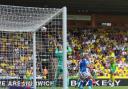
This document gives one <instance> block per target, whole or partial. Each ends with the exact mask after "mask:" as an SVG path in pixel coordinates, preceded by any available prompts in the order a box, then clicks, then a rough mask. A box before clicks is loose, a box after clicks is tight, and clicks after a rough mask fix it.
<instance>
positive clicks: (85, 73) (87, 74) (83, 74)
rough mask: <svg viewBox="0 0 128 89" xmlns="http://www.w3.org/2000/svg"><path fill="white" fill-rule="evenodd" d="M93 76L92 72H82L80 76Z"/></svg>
mask: <svg viewBox="0 0 128 89" xmlns="http://www.w3.org/2000/svg"><path fill="white" fill-rule="evenodd" d="M90 76H91V73H90V72H80V77H81V78H88V77H90Z"/></svg>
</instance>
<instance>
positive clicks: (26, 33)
mask: <svg viewBox="0 0 128 89" xmlns="http://www.w3.org/2000/svg"><path fill="white" fill-rule="evenodd" d="M66 20H67V11H66V7H63V8H61V9H57V8H37V7H23V6H11V5H0V89H22V88H23V89H25V88H26V89H45V88H47V89H51V88H53V89H55V88H56V87H62V88H63V89H67V83H68V81H67V21H66ZM19 87H20V88H19Z"/></svg>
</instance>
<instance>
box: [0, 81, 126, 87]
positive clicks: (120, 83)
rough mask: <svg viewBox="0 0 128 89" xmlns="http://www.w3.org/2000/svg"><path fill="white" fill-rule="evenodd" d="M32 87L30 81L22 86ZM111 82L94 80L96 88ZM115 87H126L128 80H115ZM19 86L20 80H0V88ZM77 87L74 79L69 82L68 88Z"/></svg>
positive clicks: (42, 83)
mask: <svg viewBox="0 0 128 89" xmlns="http://www.w3.org/2000/svg"><path fill="white" fill-rule="evenodd" d="M58 82H59V84H57V85H60V86H61V85H62V80H58ZM52 83H53V81H50V80H37V86H40V87H41V86H51V85H52ZM28 84H29V85H32V81H26V82H24V85H28ZM111 84H112V82H111V81H110V80H108V79H98V80H96V86H111ZM114 84H115V86H128V79H117V80H116V81H115V82H114ZM17 85H20V80H14V79H10V80H5V79H2V80H0V86H17ZM76 85H77V80H76V79H71V80H69V86H73V87H74V86H76Z"/></svg>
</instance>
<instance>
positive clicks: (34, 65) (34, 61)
mask: <svg viewBox="0 0 128 89" xmlns="http://www.w3.org/2000/svg"><path fill="white" fill-rule="evenodd" d="M33 88H34V89H36V32H33Z"/></svg>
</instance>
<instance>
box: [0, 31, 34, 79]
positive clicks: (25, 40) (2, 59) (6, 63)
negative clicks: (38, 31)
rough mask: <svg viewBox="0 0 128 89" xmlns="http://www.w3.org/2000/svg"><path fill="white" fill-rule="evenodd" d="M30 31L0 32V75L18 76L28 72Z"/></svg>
mask: <svg viewBox="0 0 128 89" xmlns="http://www.w3.org/2000/svg"><path fill="white" fill-rule="evenodd" d="M31 42H32V36H31V33H17V32H15V33H14V32H12V33H11V32H0V77H1V78H3V77H4V78H14V77H16V78H18V77H19V75H20V74H26V73H30V72H28V71H32V68H31V66H28V65H27V64H28V63H29V62H30V61H31V56H32V45H31V44H32V43H31Z"/></svg>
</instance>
